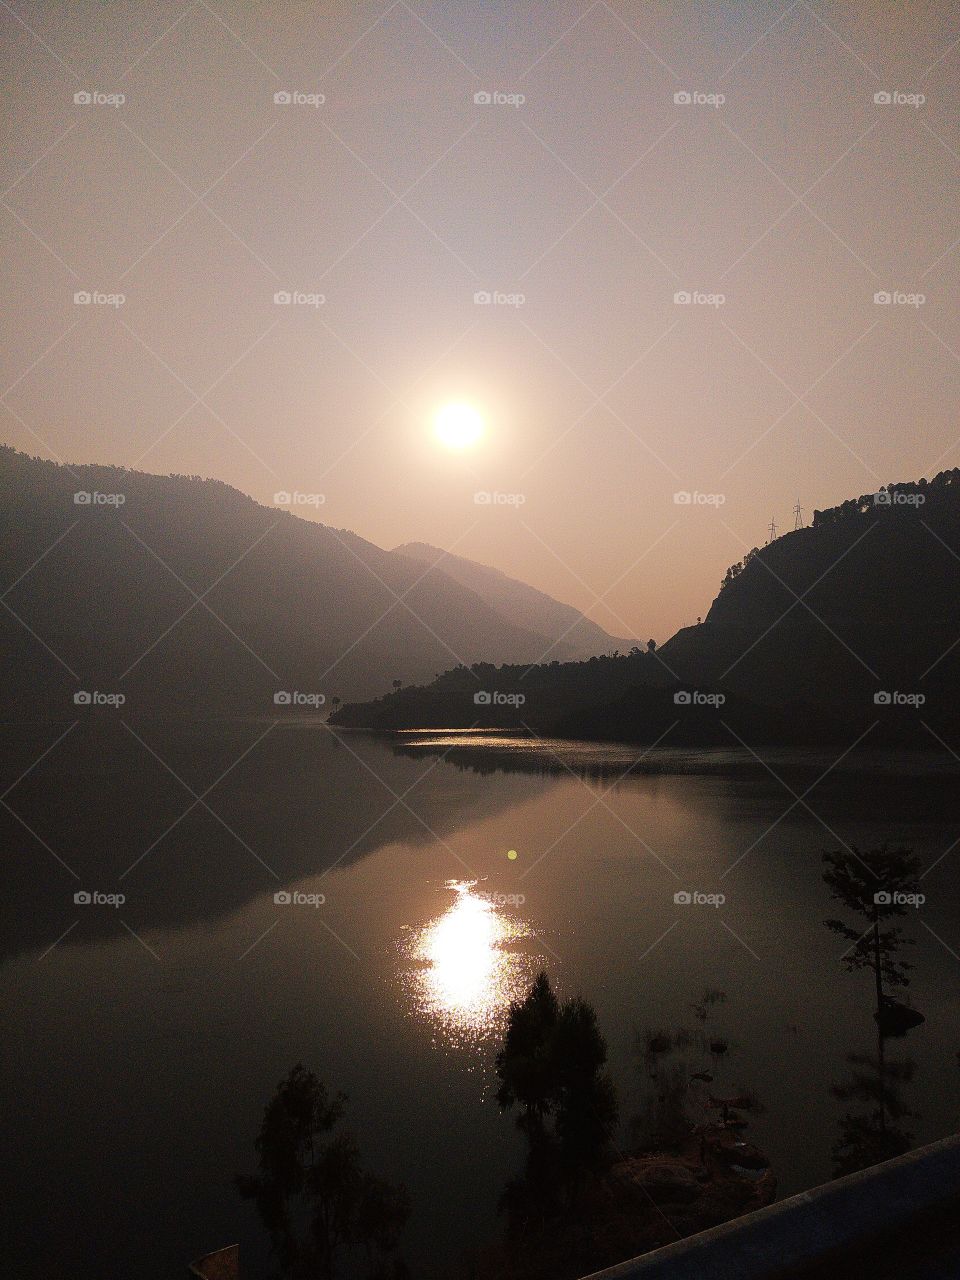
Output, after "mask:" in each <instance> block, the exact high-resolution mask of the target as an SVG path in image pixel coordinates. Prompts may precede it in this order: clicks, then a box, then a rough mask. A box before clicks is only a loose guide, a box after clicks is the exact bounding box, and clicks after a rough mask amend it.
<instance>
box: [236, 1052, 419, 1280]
mask: <svg viewBox="0 0 960 1280" xmlns="http://www.w3.org/2000/svg"><path fill="white" fill-rule="evenodd" d="M346 1101H347V1099H346V1096H345V1095H344V1094H342V1093H337V1094H335V1095H333V1096H332V1097H331V1095H330V1094H329V1093H328V1092H327V1089H326V1087H325V1086H324V1085H323V1084H322V1083H321V1082H320V1081H319V1080H318V1079H317V1077H316V1076H315V1075H314V1074H313V1072H312V1071H307V1070H306V1069H305V1068H304V1066H303V1065H302V1063H297V1065H296V1066H295V1067H293V1068H292V1069H291V1070H290V1072H289V1074H288V1075H287V1077H286V1078H285V1079H284V1080H281V1082H280V1084H279V1085H278V1086H277V1091H276V1093H275V1094H274V1096H273V1097H272V1098H271V1100H270V1102H269V1103H268V1104H267V1107H266V1109H265V1111H264V1114H263V1123H262V1124H261V1126H260V1133H259V1136H258V1137H257V1140H256V1144H255V1145H256V1150H257V1155H258V1157H259V1166H260V1168H259V1172H258V1173H256V1174H253V1175H241V1176H240V1177H238V1178H237V1179H236V1185H237V1188H238V1190H239V1191H240V1194H241V1195H242V1196H243V1197H244V1198H245V1199H251V1200H253V1201H254V1202H255V1203H256V1206H257V1211H258V1212H259V1214H260V1218H261V1220H262V1222H263V1224H264V1226H265V1227H266V1229H267V1231H268V1233H269V1235H270V1240H271V1244H272V1245H273V1249H274V1252H275V1254H276V1256H277V1259H278V1261H279V1264H280V1269H281V1273H282V1274H283V1275H284V1276H288V1277H290V1278H291V1280H330V1278H331V1277H332V1276H333V1275H334V1272H335V1268H336V1264H337V1260H338V1258H339V1256H340V1254H341V1253H342V1251H343V1250H344V1249H347V1248H356V1249H362V1250H363V1251H364V1252H365V1253H366V1255H367V1257H368V1260H369V1261H370V1262H371V1265H372V1267H373V1273H374V1274H380V1272H381V1270H382V1267H383V1263H384V1261H385V1259H386V1258H387V1257H388V1256H389V1255H390V1254H391V1253H392V1251H393V1250H395V1249H396V1246H397V1243H398V1240H399V1236H400V1232H401V1230H402V1229H403V1225H404V1223H405V1222H406V1219H407V1217H408V1215H409V1212H410V1206H409V1199H408V1196H407V1192H406V1189H405V1188H404V1187H403V1186H394V1185H393V1184H391V1183H389V1182H386V1181H384V1180H383V1179H381V1178H377V1177H375V1176H374V1175H373V1174H370V1173H365V1172H363V1170H362V1169H361V1167H360V1153H359V1151H358V1149H357V1146H356V1144H355V1142H354V1140H353V1139H352V1137H351V1136H350V1135H349V1134H348V1133H346V1132H340V1133H338V1134H336V1135H334V1134H333V1130H334V1128H335V1127H336V1125H337V1124H338V1123H339V1121H340V1120H341V1119H342V1117H343V1113H344V1108H345V1106H346ZM394 1265H395V1266H396V1261H395V1263H394Z"/></svg>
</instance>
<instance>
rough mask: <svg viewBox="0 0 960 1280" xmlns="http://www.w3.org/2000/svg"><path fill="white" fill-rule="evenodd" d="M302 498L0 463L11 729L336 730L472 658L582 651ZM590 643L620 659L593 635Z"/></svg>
mask: <svg viewBox="0 0 960 1280" xmlns="http://www.w3.org/2000/svg"><path fill="white" fill-rule="evenodd" d="M301 496H303V497H306V498H316V499H319V498H320V497H321V495H301ZM291 498H292V495H290V494H277V495H275V499H274V502H275V505H273V506H264V505H262V504H261V503H259V502H256V501H254V499H253V498H250V497H248V496H247V495H246V494H244V493H240V492H239V491H238V490H236V489H234V488H231V487H230V485H227V484H224V483H222V482H220V481H217V480H204V479H201V478H200V477H199V476H177V475H173V476H159V475H148V474H145V473H144V472H140V471H130V470H127V469H126V468H123V467H111V466H90V465H70V466H65V465H60V464H58V463H55V462H50V461H48V460H46V459H42V458H31V457H28V456H27V455H26V454H23V453H19V452H18V451H17V450H15V449H11V448H9V447H3V446H0V582H2V584H3V586H2V587H0V590H2V591H4V592H5V593H6V594H5V595H4V597H3V602H4V605H5V606H6V607H5V608H3V609H0V644H2V647H3V655H4V681H3V685H2V689H0V714H3V715H8V716H27V717H29V718H31V719H37V718H42V717H44V716H53V717H58V716H62V715H71V716H72V715H74V714H78V715H93V714H116V711H117V708H118V707H122V708H123V711H124V713H125V714H126V715H128V716H130V715H137V714H139V713H141V712H143V713H145V714H156V715H167V714H169V715H193V714H197V713H200V714H206V713H211V712H213V713H219V712H224V713H227V714H242V715H253V716H257V715H265V716H273V715H288V714H292V713H295V712H296V711H297V710H298V708H299V709H300V710H301V711H312V710H314V709H315V708H316V707H317V706H318V705H322V706H323V707H324V711H325V710H326V708H327V707H329V706H331V705H335V700H339V699H340V698H341V697H343V698H346V697H352V698H360V697H370V696H371V695H372V694H374V693H376V692H378V691H379V690H381V689H385V688H389V687H390V686H391V684H392V683H393V682H395V681H397V682H400V683H406V682H409V681H412V680H418V681H423V680H426V679H429V678H430V677H431V676H432V675H433V674H434V673H435V672H439V671H442V670H444V668H446V667H448V666H450V664H451V662H453V661H456V659H457V656H458V655H460V656H461V657H462V659H463V660H464V661H475V660H477V659H481V658H492V659H493V660H495V661H497V662H520V661H526V662H532V661H535V660H537V659H539V658H540V657H542V655H543V654H545V653H548V652H550V651H551V650H552V649H553V651H554V652H559V653H561V654H562V655H564V656H569V653H570V652H571V651H572V650H570V649H568V650H566V651H565V650H564V649H563V647H562V644H560V642H558V641H557V637H558V636H561V633H563V632H566V631H567V630H569V629H570V628H569V624H568V622H567V621H566V617H567V614H569V615H571V616H572V619H573V623H574V625H575V624H576V621H577V614H576V611H575V610H573V609H570V608H569V607H566V606H562V605H560V604H559V603H558V602H556V601H553V600H551V599H550V598H549V597H547V596H544V595H543V594H542V593H537V592H534V591H533V590H532V588H528V587H526V586H525V584H522V583H517V582H514V581H513V580H511V579H508V578H507V577H506V576H505V575H494V574H493V572H492V571H491V570H485V569H484V567H483V566H475V565H471V564H470V562H467V561H459V562H458V564H457V575H458V576H454V575H453V574H451V573H446V572H444V566H443V553H442V552H437V553H436V556H435V557H434V559H436V560H437V564H436V565H430V564H428V566H427V568H425V567H424V563H423V561H422V560H421V559H418V558H416V557H414V556H412V555H408V554H404V553H403V549H402V548H401V549H398V550H394V551H387V550H385V549H384V548H382V547H378V546H375V545H374V544H373V543H371V542H367V541H366V540H365V539H364V538H361V537H358V536H357V534H355V533H352V532H350V530H348V529H336V528H332V527H330V526H328V525H323V524H320V523H319V522H317V521H316V520H304V519H299V518H298V517H297V515H296V514H294V511H295V510H296V509H297V508H296V507H295V504H294V503H293V502H292V501H291ZM284 503H286V505H284ZM300 509H302V508H300ZM468 574H473V575H474V581H475V585H474V586H472V587H471V585H470V584H469V582H468V581H466V577H467V575H468ZM458 578H459V579H464V580H463V581H461V580H458ZM504 599H509V607H508V606H507V605H504V604H503V603H502V602H503V600H504ZM524 606H525V607H526V608H525V612H524V611H523V607H524ZM565 609H566V613H565V612H564V610H565ZM541 621H542V623H543V626H544V627H545V628H546V630H540V629H539V623H540V622H541ZM578 642H579V644H580V646H581V649H582V648H587V650H588V651H589V652H598V651H604V650H607V651H609V650H612V649H613V648H614V647H615V642H614V641H613V640H612V638H611V637H608V636H606V633H604V632H602V631H601V630H600V628H596V627H595V628H593V630H592V631H590V630H587V629H583V630H582V633H581V635H580V636H579V641H578ZM555 645H559V647H557V648H554V646H555ZM591 645H596V646H598V647H597V648H595V649H591V648H590V647H589V646H591ZM77 695H83V696H85V695H89V697H88V698H87V700H86V701H82V700H81V701H79V702H77V701H75V698H76V697H77ZM278 695H279V696H278ZM119 698H123V699H124V700H125V701H123V702H120V701H118V699H119ZM321 698H322V699H323V700H324V701H323V702H322V703H321V702H320V701H319V700H320V699H321ZM105 699H109V701H106V700H105Z"/></svg>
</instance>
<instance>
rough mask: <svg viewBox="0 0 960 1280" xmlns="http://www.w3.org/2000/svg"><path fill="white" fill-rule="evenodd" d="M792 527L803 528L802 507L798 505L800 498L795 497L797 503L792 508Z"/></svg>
mask: <svg viewBox="0 0 960 1280" xmlns="http://www.w3.org/2000/svg"><path fill="white" fill-rule="evenodd" d="M793 527H794V529H795V530H796V529H802V528H803V508H802V507H801V506H800V499H799V498H798V499H797V505H796V506H795V507H794V508H793Z"/></svg>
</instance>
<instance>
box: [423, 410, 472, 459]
mask: <svg viewBox="0 0 960 1280" xmlns="http://www.w3.org/2000/svg"><path fill="white" fill-rule="evenodd" d="M433 430H434V435H435V436H436V438H437V439H438V440H439V441H440V443H441V444H442V445H444V446H445V448H447V449H453V450H456V451H458V452H459V451H461V450H463V449H472V448H473V446H474V445H475V444H476V443H477V442H478V441H479V439H480V437H481V436H482V435H483V418H482V417H481V416H480V413H479V412H478V410H476V409H475V408H474V407H473V405H472V404H464V403H463V402H459V403H455V404H445V405H444V406H443V408H442V409H439V410H438V411H437V415H436V417H435V418H434V421H433Z"/></svg>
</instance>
